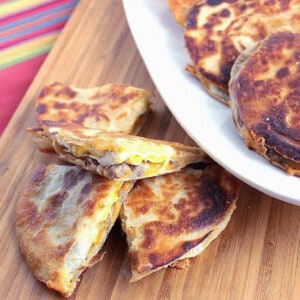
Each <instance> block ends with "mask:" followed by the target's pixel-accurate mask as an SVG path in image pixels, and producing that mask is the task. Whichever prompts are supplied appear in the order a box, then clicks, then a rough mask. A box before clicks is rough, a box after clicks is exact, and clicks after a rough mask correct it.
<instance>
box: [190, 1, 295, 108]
mask: <svg viewBox="0 0 300 300" xmlns="http://www.w3.org/2000/svg"><path fill="white" fill-rule="evenodd" d="M299 21H300V0H291V1H284V0H274V1H272V3H271V2H270V1H268V0H247V1H245V0H234V1H227V0H220V1H211V0H203V1H201V2H199V3H198V4H196V5H195V6H194V7H193V8H192V9H191V10H190V12H189V14H188V16H187V25H186V30H185V44H186V49H187V51H188V53H189V56H190V59H191V63H190V64H189V65H188V66H187V70H188V71H190V72H191V73H192V74H193V75H194V76H195V77H197V78H198V79H199V80H200V81H201V82H202V84H203V87H204V88H205V89H206V90H207V91H208V92H209V93H210V94H211V95H212V96H214V97H215V98H216V99H218V100H220V101H221V102H223V103H225V104H227V105H229V96H228V82H229V80H230V73H231V69H232V66H233V64H234V62H235V60H236V59H237V57H238V56H239V54H241V53H242V52H244V51H245V50H246V49H248V48H252V47H253V46H255V44H256V43H257V42H259V41H261V40H262V39H264V38H265V37H266V36H268V35H269V34H271V33H273V32H275V31H277V30H279V29H280V28H282V27H283V26H289V27H290V28H292V29H294V30H295V32H299V30H300V22H299Z"/></svg>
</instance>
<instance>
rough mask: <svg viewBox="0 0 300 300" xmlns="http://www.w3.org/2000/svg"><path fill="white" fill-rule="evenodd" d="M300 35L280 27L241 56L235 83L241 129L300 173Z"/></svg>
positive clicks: (269, 155) (233, 92)
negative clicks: (279, 29)
mask: <svg viewBox="0 0 300 300" xmlns="http://www.w3.org/2000/svg"><path fill="white" fill-rule="evenodd" d="M299 49H300V34H294V33H292V32H291V31H287V30H286V31H279V32H276V33H274V34H272V35H270V36H269V37H267V38H266V39H265V40H264V41H263V42H261V44H259V46H258V47H257V48H256V49H254V50H253V51H249V53H247V54H246V53H245V54H244V55H243V56H241V57H239V59H238V60H237V62H236V64H235V65H234V67H233V72H232V75H233V78H232V79H231V81H230V95H231V98H232V103H231V108H232V114H233V118H234V122H235V125H236V127H237V128H238V131H239V133H240V134H241V136H242V137H243V138H244V139H245V142H246V144H247V146H248V147H250V148H252V149H254V150H255V151H257V152H258V153H259V154H261V155H263V156H264V157H266V158H267V159H269V160H270V161H271V162H272V163H274V164H275V165H278V166H279V167H281V168H282V169H284V170H285V171H287V172H288V173H290V174H294V175H300V119H299V113H300V109H299V99H300V90H299V82H300V81H299V80H300V76H299V71H300V67H299V66H300V65H299V64H300V51H299Z"/></svg>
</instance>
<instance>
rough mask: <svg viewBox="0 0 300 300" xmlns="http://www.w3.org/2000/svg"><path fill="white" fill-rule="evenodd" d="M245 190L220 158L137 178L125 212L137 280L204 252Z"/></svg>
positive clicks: (125, 206) (121, 213)
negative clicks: (213, 161) (242, 189)
mask: <svg viewBox="0 0 300 300" xmlns="http://www.w3.org/2000/svg"><path fill="white" fill-rule="evenodd" d="M239 190H240V182H239V181H238V180H237V179H236V178H235V177H233V176H232V175H231V174H229V173H228V172H226V171H225V170H224V169H222V168H221V167H220V166H219V165H217V164H216V163H212V164H209V165H206V166H205V165H203V168H200V169H194V168H191V167H187V168H185V169H183V170H182V171H180V172H177V173H172V174H167V175H164V176H157V177H153V178H147V179H142V180H139V181H137V182H136V185H135V187H134V188H133V189H132V191H131V192H130V194H129V195H128V196H127V197H126V199H125V201H124V203H123V206H122V208H121V212H120V218H121V223H122V228H123V230H124V232H125V233H126V236H127V241H128V246H129V258H130V261H131V274H132V277H131V281H132V282H133V281H137V280H140V279H141V278H143V277H145V276H147V275H150V274H151V273H153V272H156V271H158V270H160V269H162V268H166V267H168V266H178V264H181V263H182V262H184V260H185V259H187V258H190V257H194V256H196V255H198V254H199V253H200V252H202V251H203V250H204V249H205V248H206V247H207V246H208V245H209V244H210V242H211V241H212V240H214V239H215V238H216V237H217V236H218V235H219V234H220V232H221V231H222V230H224V228H225V227H226V225H227V223H228V222H229V220H230V218H231V215H232V213H233V211H234V209H235V208H236V201H237V198H238V196H239ZM179 267H180V266H179Z"/></svg>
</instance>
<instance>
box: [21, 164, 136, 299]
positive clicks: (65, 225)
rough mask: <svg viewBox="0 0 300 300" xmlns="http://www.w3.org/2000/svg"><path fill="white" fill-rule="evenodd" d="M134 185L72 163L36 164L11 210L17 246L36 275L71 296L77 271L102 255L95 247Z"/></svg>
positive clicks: (50, 285)
mask: <svg viewBox="0 0 300 300" xmlns="http://www.w3.org/2000/svg"><path fill="white" fill-rule="evenodd" d="M116 184H117V185H116ZM132 185H133V184H132V183H131V182H127V183H124V184H120V183H115V182H114V181H111V180H107V179H105V178H103V177H100V176H96V175H93V174H91V173H90V172H87V171H85V170H83V169H81V168H79V167H76V166H66V165H54V164H53V165H49V166H44V165H40V166H39V167H38V168H37V169H36V170H35V172H34V174H33V175H32V178H31V180H30V182H29V183H28V186H27V188H26V190H25V191H24V193H23V195H22V197H21V198H20V199H19V201H18V203H17V207H16V213H15V225H16V234H17V238H18V241H19V245H20V249H21V252H22V254H23V256H24V258H25V260H26V262H27V264H28V267H29V269H30V270H31V271H32V273H33V274H34V276H35V277H36V278H37V279H38V280H40V281H42V282H44V283H45V284H46V285H47V286H48V287H49V288H51V289H55V290H56V291H58V292H60V293H61V294H62V295H63V296H65V297H68V296H70V295H71V294H72V293H73V291H74V289H75V288H76V285H77V283H78V282H79V276H80V275H81V273H82V272H83V271H84V270H85V269H86V268H87V267H89V266H91V265H93V264H94V263H95V262H97V261H98V260H99V259H100V257H99V255H98V252H99V250H100V248H101V247H102V245H103V243H104V241H105V239H106V236H107V234H108V233H109V231H110V229H111V227H112V226H113V224H114V222H115V221H116V218H117V216H118V214H119V210H120V206H121V203H122V200H123V199H124V197H125V196H126V195H127V193H128V192H129V190H130V188H131V187H132ZM113 195H114V197H113Z"/></svg>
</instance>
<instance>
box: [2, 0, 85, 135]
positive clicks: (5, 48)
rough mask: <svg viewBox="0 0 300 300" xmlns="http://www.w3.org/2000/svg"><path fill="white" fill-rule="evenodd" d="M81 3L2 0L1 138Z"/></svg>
mask: <svg viewBox="0 0 300 300" xmlns="http://www.w3.org/2000/svg"><path fill="white" fill-rule="evenodd" d="M78 1H79V0H59V1H58V0H56V1H55V0H11V1H3V0H0V107H1V108H0V135H1V134H2V132H3V130H4V128H5V127H6V125H7V123H8V121H9V119H10V118H11V116H12V114H13V113H14V111H15V109H16V108H17V106H18V104H19V103H20V101H21V100H22V98H23V96H24V94H25V92H26V90H27V89H28V87H29V85H30V84H31V82H32V80H33V78H34V77H35V75H36V73H37V71H38V70H39V68H40V66H41V64H42V63H43V61H44V60H45V58H46V56H47V53H48V52H49V50H50V49H51V48H52V46H53V44H54V43H55V41H56V39H57V37H58V36H59V33H60V32H61V30H62V29H63V27H64V25H65V23H66V22H67V21H68V19H69V17H70V15H71V14H72V12H73V10H74V8H75V6H76V4H77V3H78Z"/></svg>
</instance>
